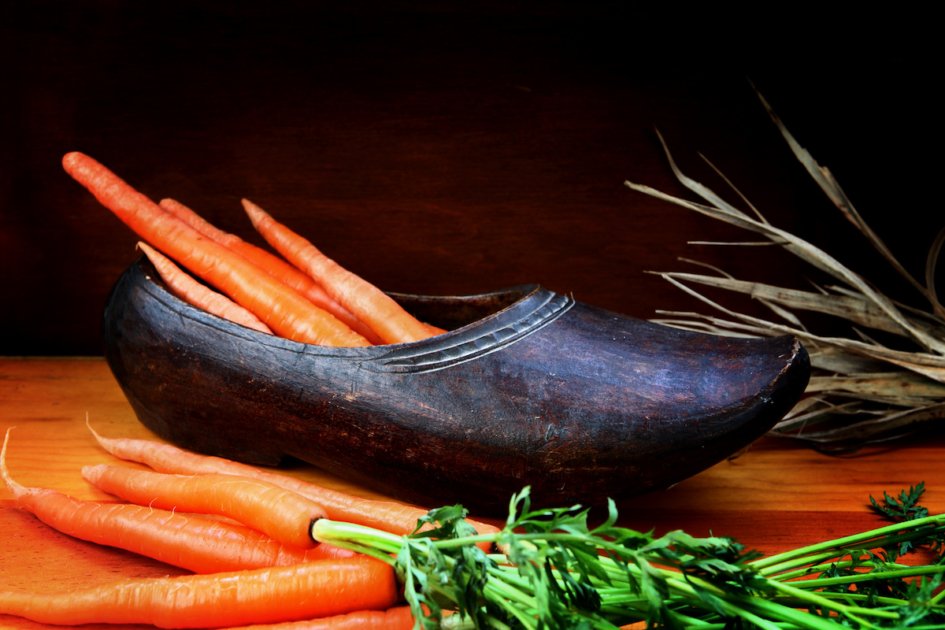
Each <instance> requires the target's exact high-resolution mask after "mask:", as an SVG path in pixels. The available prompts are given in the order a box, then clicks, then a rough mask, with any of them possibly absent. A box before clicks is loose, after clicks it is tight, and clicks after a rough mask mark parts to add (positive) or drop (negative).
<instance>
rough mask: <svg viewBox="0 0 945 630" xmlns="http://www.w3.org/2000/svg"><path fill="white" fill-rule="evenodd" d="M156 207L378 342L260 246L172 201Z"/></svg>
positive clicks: (307, 280)
mask: <svg viewBox="0 0 945 630" xmlns="http://www.w3.org/2000/svg"><path fill="white" fill-rule="evenodd" d="M159 205H160V206H161V207H162V208H163V209H164V210H166V211H167V212H170V213H171V214H172V215H174V216H175V217H177V218H179V219H180V220H181V221H183V222H184V223H186V224H188V225H190V226H191V227H192V228H194V229H195V230H197V231H198V232H199V233H201V234H203V235H204V236H206V237H207V238H209V239H211V240H213V241H216V242H217V243H219V244H220V245H223V246H224V247H227V248H229V249H230V250H232V251H234V252H236V253H237V254H239V255H240V256H242V257H243V258H245V259H246V260H248V261H250V262H251V263H253V264H255V265H256V266H258V267H259V268H260V269H262V270H263V271H265V272H266V273H268V274H269V275H271V276H272V277H274V278H277V279H278V280H280V281H282V282H284V283H285V284H287V285H288V286H290V287H292V288H293V289H295V290H296V291H298V292H299V293H301V294H302V295H303V296H304V297H306V298H308V300H309V301H310V302H312V304H314V305H315V306H317V307H319V308H321V309H324V310H326V311H328V312H329V313H331V314H332V315H334V316H335V317H336V318H338V320H339V321H341V322H343V323H344V324H345V325H347V326H348V327H349V328H351V330H353V331H355V332H356V333H358V334H359V335H361V336H362V337H364V338H366V339H367V340H368V341H370V342H371V343H380V342H381V340H380V337H378V336H377V335H376V334H375V333H374V331H373V330H371V328H370V327H369V326H367V325H366V324H365V323H364V322H362V321H361V320H359V319H358V318H357V317H355V316H354V315H352V314H351V312H350V311H348V309H346V308H345V307H343V306H342V305H341V304H339V303H338V302H336V301H335V300H333V299H332V298H331V297H330V296H329V295H328V293H326V292H325V289H323V288H322V287H321V285H320V284H318V283H317V282H315V280H313V279H312V278H311V277H310V276H308V275H307V274H305V273H303V272H302V271H300V270H299V269H297V268H295V267H293V266H292V265H290V264H289V263H288V262H286V261H285V260H283V259H282V258H279V257H278V256H276V255H275V254H273V253H271V252H268V251H266V250H265V249H263V248H261V247H257V246H256V245H253V244H252V243H249V242H247V241H244V240H243V239H241V238H240V237H239V236H237V235H236V234H233V233H231V232H226V231H224V230H221V229H220V228H218V227H216V226H215V225H213V224H212V223H210V222H209V221H207V220H206V219H204V218H203V217H202V216H200V215H199V214H198V213H197V212H195V211H194V210H193V209H191V208H190V207H188V206H186V205H184V204H182V203H181V202H179V201H177V200H175V199H162V200H161V201H160V202H159Z"/></svg>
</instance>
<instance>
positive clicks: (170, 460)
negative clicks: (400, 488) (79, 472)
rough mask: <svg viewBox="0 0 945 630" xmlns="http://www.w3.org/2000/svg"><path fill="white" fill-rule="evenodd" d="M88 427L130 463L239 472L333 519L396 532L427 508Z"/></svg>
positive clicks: (486, 529)
mask: <svg viewBox="0 0 945 630" xmlns="http://www.w3.org/2000/svg"><path fill="white" fill-rule="evenodd" d="M89 430H90V431H92V434H93V435H94V436H95V439H96V440H97V441H98V443H99V445H100V446H101V447H102V448H104V449H105V450H106V451H108V452H109V453H111V454H112V455H114V456H115V457H118V458H119V459H123V460H126V461H131V462H136V463H139V464H144V465H146V466H148V467H150V468H152V469H154V470H158V471H162V472H167V473H176V474H204V473H216V474H224V475H238V476H242V477H249V478H254V479H260V480H263V481H267V482H269V483H271V484H273V485H278V486H281V487H283V488H286V489H287V490H292V491H293V492H297V493H299V494H301V495H303V496H306V497H308V498H310V499H312V500H313V501H316V502H317V503H318V504H319V505H321V506H322V507H323V508H324V510H325V514H326V515H327V516H328V518H330V519H333V520H339V521H349V522H352V523H357V524H359V525H366V526H369V527H374V528H377V529H381V530H384V531H387V532H391V533H394V534H400V535H404V534H409V533H410V532H412V531H414V530H415V529H416V527H417V519H419V518H420V517H422V516H424V515H425V514H426V510H423V509H421V508H418V507H415V506H412V505H407V504H404V503H400V502H397V501H380V500H376V499H365V498H362V497H356V496H352V495H350V494H347V493H344V492H339V491H337V490H332V489H330V488H325V487H323V486H319V485H317V484H314V483H310V482H307V481H303V480H301V479H297V478H295V477H291V476H289V475H282V474H279V473H277V472H273V471H269V470H263V469H260V468H256V467H254V466H249V465H247V464H242V463H239V462H235V461H232V460H229V459H225V458H222V457H214V456H212V455H200V454H197V453H192V452H190V451H186V450H184V449H180V448H177V447H176V446H172V445H170V444H165V443H163V442H157V441H153V440H143V439H132V438H109V437H105V436H102V435H99V434H98V433H96V432H95V431H94V430H93V429H92V428H91V427H89ZM470 523H471V524H472V525H473V526H474V527H475V528H476V531H478V532H479V533H481V534H485V533H491V532H495V531H498V529H497V528H496V527H495V526H493V525H490V524H488V523H482V522H478V521H475V520H471V521H470Z"/></svg>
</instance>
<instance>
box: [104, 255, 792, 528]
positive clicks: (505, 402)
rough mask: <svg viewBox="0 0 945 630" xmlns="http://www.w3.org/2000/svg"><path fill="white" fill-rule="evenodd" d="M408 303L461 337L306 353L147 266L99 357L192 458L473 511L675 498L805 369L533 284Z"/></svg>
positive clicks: (751, 436) (116, 297)
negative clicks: (529, 502) (195, 302)
mask: <svg viewBox="0 0 945 630" xmlns="http://www.w3.org/2000/svg"><path fill="white" fill-rule="evenodd" d="M395 298H396V299H397V300H398V301H400V302H401V303H402V304H403V305H404V306H405V308H406V309H407V310H408V311H411V312H413V313H414V315H416V316H417V317H419V318H421V319H423V320H425V321H428V322H430V323H432V324H436V325H438V326H441V327H444V328H447V329H448V330H449V331H450V332H448V333H446V334H443V335H439V336H437V337H433V338H430V339H427V340H424V341H421V342H416V343H409V344H398V345H388V346H373V347H368V348H327V347H320V346H313V345H306V344H301V343H297V342H294V341H289V340H286V339H282V338H278V337H274V336H271V335H266V334H263V333H259V332H256V331H253V330H249V329H247V328H243V327H241V326H238V325H236V324H232V323H229V322H226V321H223V320H221V319H219V318H217V317H214V316H212V315H208V314H206V313H204V312H203V311H200V310H198V309H196V308H193V307H191V306H189V305H187V304H185V303H183V302H181V301H180V300H178V299H177V298H176V297H174V296H172V295H171V294H170V293H168V292H167V291H166V290H165V289H164V288H163V286H162V285H161V283H160V280H158V279H156V274H155V273H154V272H153V269H152V268H151V267H150V265H149V264H148V263H147V262H146V261H140V262H138V263H136V264H134V265H132V266H131V267H130V268H129V269H128V270H127V271H126V272H125V273H124V274H123V275H122V277H121V278H120V280H119V281H118V283H117V285H116V286H115V288H114V290H113V292H112V294H111V296H110V299H109V302H108V305H107V307H106V310H105V317H104V339H105V354H106V358H107V360H108V363H109V365H110V366H111V369H112V371H113V373H114V374H115V376H116V378H117V380H118V382H119V383H120V385H121V387H122V388H123V390H124V392H125V393H126V395H127V397H128V399H129V401H130V402H131V405H132V406H133V407H134V410H135V412H136V414H137V415H138V418H139V419H140V420H141V422H143V423H144V424H145V425H146V426H148V427H149V428H151V429H152V430H153V431H155V432H156V433H157V434H158V435H160V436H162V437H163V438H165V439H167V440H170V441H171V442H174V443H176V444H178V445H180V446H183V447H185V448H189V449H193V450H197V451H201V452H206V453H212V454H217V455H222V456H226V457H230V458H234V459H238V460H242V461H246V462H250V463H255V464H265V465H278V464H280V463H283V462H285V461H286V460H287V459H289V458H297V459H300V460H303V461H306V462H310V463H312V464H314V465H316V466H319V467H321V468H323V469H326V470H328V471H330V472H332V473H335V474H337V475H340V476H342V477H344V478H347V479H350V480H352V481H355V482H358V483H360V484H363V485H364V486H366V487H370V488H374V489H377V490H379V491H383V492H385V493H388V494H390V495H393V496H396V497H400V498H402V499H406V500H413V501H419V502H421V503H424V504H426V505H430V506H431V507H432V506H433V505H438V504H441V503H452V502H460V503H463V504H464V505H466V506H467V507H470V508H472V509H475V510H477V511H479V512H493V511H495V512H501V511H503V510H505V509H506V507H507V504H508V500H509V498H510V496H511V494H512V493H513V492H516V491H518V490H520V489H521V488H522V487H523V486H525V485H526V484H527V485H530V486H531V487H532V492H533V497H534V500H535V501H538V502H544V503H548V504H550V503H554V504H565V503H572V502H580V503H582V504H585V505H593V504H597V503H600V502H602V501H604V500H605V499H606V498H607V497H612V498H614V499H620V498H622V497H627V496H630V495H634V494H638V493H641V492H644V491H648V490H652V489H657V488H665V487H667V486H669V485H671V484H673V483H675V482H678V481H680V480H682V479H685V478H687V477H689V476H691V475H694V474H696V473H698V472H699V471H701V470H704V469H705V468H707V467H709V466H711V465H713V464H715V463H717V462H719V461H721V460H723V459H725V458H726V457H728V456H730V455H732V454H733V453H735V452H737V451H739V450H740V449H742V448H743V447H745V446H746V445H747V444H749V443H750V442H752V441H753V440H755V439H756V438H758V437H759V436H761V435H762V434H764V433H765V432H766V431H768V430H769V429H770V428H771V427H772V426H773V425H774V423H775V422H777V421H778V420H779V419H780V418H781V417H782V416H783V415H784V414H785V413H786V412H787V411H788V410H789V409H790V408H791V407H792V406H793V405H794V404H795V402H796V401H797V400H798V398H799V397H800V396H801V394H802V393H803V391H804V388H805V386H806V384H807V380H808V376H809V361H808V357H807V353H806V352H805V350H804V348H803V347H802V346H801V344H800V343H799V342H798V341H797V340H796V339H794V338H792V337H780V338H766V339H740V338H727V337H718V336H712V335H708V334H700V333H692V332H686V331H681V330H678V329H674V328H669V327H665V326H661V325H657V324H654V323H651V322H646V321H643V320H639V319H634V318H630V317H625V316H622V315H618V314H615V313H612V312H608V311H604V310H601V309H597V308H594V307H591V306H588V305H585V304H582V303H580V302H577V301H575V300H574V299H572V298H571V297H569V296H566V295H561V294H558V293H554V292H552V291H549V290H546V289H543V288H541V287H538V286H522V287H516V288H512V289H508V290H504V291H497V292H494V293H488V294H484V295H473V296H461V297H428V296H411V295H396V296H395Z"/></svg>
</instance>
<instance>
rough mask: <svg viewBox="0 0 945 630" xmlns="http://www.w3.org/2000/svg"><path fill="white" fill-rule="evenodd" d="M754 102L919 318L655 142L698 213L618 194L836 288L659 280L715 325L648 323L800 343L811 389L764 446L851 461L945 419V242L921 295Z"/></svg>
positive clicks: (827, 178)
mask: <svg viewBox="0 0 945 630" xmlns="http://www.w3.org/2000/svg"><path fill="white" fill-rule="evenodd" d="M759 97H760V95H759ZM761 101H762V104H763V105H764V107H765V109H766V110H767V111H768V113H769V115H770V116H771V119H772V120H773V121H774V123H775V125H776V126H777V128H778V129H779V130H780V132H781V134H782V136H783V137H784V139H785V140H786V142H787V144H788V146H789V147H790V148H791V150H792V152H793V153H794V155H795V157H797V159H798V160H799V161H800V162H801V164H802V165H803V166H804V168H806V169H807V171H808V173H809V174H810V175H811V176H812V177H813V178H814V180H815V181H816V182H817V184H818V185H819V186H820V188H821V189H822V190H823V192H824V193H826V195H827V196H828V198H829V199H830V200H831V201H832V202H833V204H834V205H835V206H836V207H837V208H838V209H839V210H840V212H841V213H842V214H843V216H844V217H846V218H847V219H848V220H849V221H850V222H851V223H852V224H853V225H854V226H856V227H857V229H858V230H859V231H860V232H861V233H862V234H863V236H864V237H865V238H866V239H867V241H868V242H869V243H870V244H871V245H872V246H873V247H874V248H875V249H876V250H877V251H878V252H879V253H880V254H881V255H882V256H883V258H884V259H885V260H886V261H887V262H888V263H889V264H890V265H891V266H892V268H893V269H895V271H896V272H897V274H898V275H899V277H901V278H902V280H903V281H904V282H905V283H907V284H908V286H910V287H912V288H913V289H915V290H916V292H917V293H918V296H919V297H920V298H921V300H922V302H923V304H924V305H925V306H924V307H923V308H915V307H907V306H905V305H903V304H900V303H897V302H896V301H894V300H892V299H890V298H888V297H887V296H886V295H884V294H883V293H882V292H880V291H879V290H878V289H876V288H875V287H874V286H873V284H872V283H870V282H869V281H867V280H866V279H865V278H864V277H862V276H861V275H859V274H857V273H856V272H854V271H853V270H851V269H849V268H848V267H846V266H845V265H843V264H842V263H841V262H840V261H839V260H837V259H836V258H835V257H834V256H832V255H830V254H829V253H828V252H827V251H825V250H824V249H821V248H819V247H817V246H815V245H813V244H811V243H809V242H808V241H805V240H803V239H801V238H799V237H797V236H795V235H793V234H791V233H790V232H788V231H786V230H783V229H780V228H778V227H776V226H774V225H772V224H771V223H769V222H768V221H767V220H766V219H765V218H764V216H763V215H762V214H761V213H760V212H759V211H758V209H757V208H755V207H754V206H752V205H751V203H750V202H748V200H747V199H745V197H744V196H743V195H741V193H739V192H738V190H737V189H736V188H735V187H734V186H732V185H731V182H729V181H728V180H727V179H725V178H724V176H722V177H723V180H724V181H725V182H726V184H727V185H729V186H731V188H732V189H733V190H734V192H735V194H737V196H738V197H739V199H740V200H741V202H742V203H744V204H745V205H746V206H747V207H748V211H744V210H740V209H739V208H737V207H736V206H735V205H733V204H731V203H729V202H727V201H725V200H724V199H723V198H722V197H721V196H719V195H718V194H716V193H715V192H713V191H712V190H710V189H709V188H708V187H706V186H704V185H703V184H700V183H699V182H697V181H695V180H693V179H691V178H689V177H687V176H686V175H685V174H683V173H682V172H681V171H680V169H679V167H678V166H677V165H676V163H675V161H674V160H673V158H672V155H671V154H670V152H669V149H668V147H667V146H666V143H665V141H664V140H663V138H662V137H660V142H661V143H662V144H663V149H664V151H665V152H666V155H667V158H668V160H669V164H670V167H671V168H672V170H673V173H674V174H675V176H676V178H677V179H678V180H679V181H680V183H682V185H683V186H685V187H686V188H687V189H689V190H690V191H691V192H693V193H695V194H696V195H697V196H698V197H699V198H701V201H699V202H697V201H690V200H687V199H682V198H680V197H676V196H673V195H669V194H666V193H663V192H660V191H658V190H655V189H653V188H651V187H649V186H644V185H640V184H635V183H632V182H629V181H628V182H625V184H626V186H627V187H629V188H631V189H633V190H635V191H639V192H642V193H645V194H647V195H650V196H652V197H656V198H658V199H662V200H665V201H667V202H670V203H673V204H676V205H678V206H682V207H683V208H688V209H690V210H693V211H695V212H698V213H701V214H703V215H706V216H709V217H712V218H713V219H718V220H720V221H724V222H726V223H729V224H732V225H735V226H737V227H740V228H743V229H745V230H749V231H751V232H754V233H756V234H760V235H761V236H763V237H764V238H765V239H767V240H766V241H764V243H765V244H768V245H770V244H774V245H777V246H780V247H781V248H783V249H784V250H785V251H787V252H790V253H791V254H793V255H794V256H797V257H798V258H800V259H801V260H803V261H804V262H805V263H807V264H809V265H811V266H813V267H814V268H816V269H818V270H820V271H821V272H823V273H824V274H826V276H828V277H829V278H831V280H830V282H836V284H829V285H823V286H819V285H815V286H814V290H809V289H796V288H785V287H778V286H773V285H770V284H765V283H763V282H751V281H746V280H739V279H736V278H733V277H732V276H730V275H728V274H726V273H724V272H722V271H721V270H718V269H715V270H714V273H712V274H701V273H681V272H661V273H659V275H660V276H662V277H663V278H665V279H666V280H667V281H668V282H670V283H672V284H673V285H675V286H677V287H679V288H680V289H681V290H683V291H685V292H686V293H688V294H690V295H692V296H694V297H695V298H697V299H698V300H700V301H701V302H703V303H704V304H706V305H708V306H710V307H712V308H713V309H714V310H715V311H717V314H716V315H715V316H710V315H706V314H702V313H690V312H686V313H683V312H668V311H660V312H659V314H660V315H661V316H662V318H661V319H656V320H654V321H658V322H660V323H663V324H666V325H670V326H676V327H680V328H686V329H690V330H699V331H703V332H709V333H713V334H721V335H739V336H774V335H783V334H790V335H795V336H797V337H798V338H800V339H801V340H802V341H803V342H804V344H805V346H806V348H807V350H808V352H809V354H810V357H811V365H812V376H811V380H810V384H809V386H808V387H807V390H806V392H805V396H804V398H803V399H802V400H801V401H800V402H799V403H798V404H797V406H795V408H794V409H793V410H792V411H791V412H790V413H789V414H788V415H787V416H786V417H785V418H784V419H783V421H782V422H780V423H779V424H778V425H777V426H776V427H775V428H774V429H773V430H772V435H776V436H783V437H791V438H796V439H799V440H803V441H806V442H809V443H812V444H815V445H817V446H818V447H820V448H824V449H848V448H856V447H858V446H861V445H863V444H865V443H869V442H876V441H881V440H889V439H893V438H896V437H900V436H902V435H904V434H908V433H911V432H912V431H914V430H916V429H917V428H919V427H921V426H923V425H927V423H930V422H932V421H935V420H941V419H943V418H945V308H943V306H942V303H941V302H940V301H939V299H938V296H937V295H936V292H935V269H936V267H937V264H938V258H939V254H940V252H941V249H942V247H943V243H945V230H943V231H942V232H940V233H939V235H938V237H937V238H936V239H935V240H934V242H933V244H932V246H931V248H930V251H929V254H928V257H927V263H926V268H925V278H924V283H922V282H919V281H918V280H916V279H915V278H914V277H913V276H912V275H910V274H909V272H908V271H907V270H906V269H905V268H904V267H903V265H901V264H900V263H899V261H898V260H896V258H895V256H894V255H893V253H892V252H891V251H890V250H889V248H888V247H887V246H886V245H885V243H883V241H882V239H880V237H879V236H878V235H877V234H876V233H875V232H873V230H872V229H870V227H869V226H868V225H867V224H866V222H865V221H864V220H863V218H862V217H861V216H860V214H859V213H858V212H857V211H856V209H855V208H854V207H853V204H852V203H851V202H850V200H849V198H848V197H847V196H846V194H845V193H844V192H843V190H842V189H841V187H840V185H839V184H838V183H837V181H836V180H835V179H834V177H833V175H832V174H831V173H830V171H829V170H828V169H827V168H825V167H822V166H820V165H819V164H817V162H815V161H814V159H813V158H812V157H811V155H810V154H809V153H808V152H807V150H806V149H804V148H803V147H802V146H801V145H800V144H798V142H797V141H796V140H795V139H794V137H793V136H792V135H791V134H790V133H789V132H788V130H787V128H786V127H785V126H784V124H783V123H782V121H781V120H780V119H779V118H778V117H777V116H776V115H775V113H774V112H773V111H772V109H771V107H770V106H769V105H768V103H767V101H765V99H764V98H763V97H762V98H761ZM719 175H720V176H721V173H719ZM742 244H743V245H754V244H757V243H742ZM694 287H709V288H713V289H722V290H725V291H731V292H734V293H739V294H744V295H748V296H751V297H752V298H754V299H756V300H758V301H759V302H760V303H761V304H764V305H765V306H766V307H767V308H768V309H770V311H771V313H772V315H773V316H772V317H771V318H767V319H766V318H761V317H756V316H751V315H748V314H745V313H740V312H737V311H736V310H733V309H731V308H727V307H726V306H724V305H723V304H721V303H719V302H717V301H715V300H712V299H710V298H709V297H708V296H707V295H706V294H705V293H703V292H701V291H700V290H699V289H697V288H694ZM805 312H807V313H820V314H822V315H826V316H827V317H828V318H833V319H834V320H835V321H836V320H840V321H845V322H846V323H848V324H849V325H850V333H849V335H847V336H835V335H832V336H824V335H820V334H817V333H815V332H813V331H811V330H810V329H809V328H808V327H807V326H805V325H804V323H803V319H802V316H801V314H802V313H805ZM863 329H871V330H874V331H880V332H881V333H883V334H884V335H885V337H886V338H888V340H889V341H888V342H886V343H882V342H880V341H878V340H876V339H874V338H872V337H871V336H869V335H867V334H866V333H865V332H863ZM874 335H875V333H874ZM893 341H894V342H895V343H890V342H893Z"/></svg>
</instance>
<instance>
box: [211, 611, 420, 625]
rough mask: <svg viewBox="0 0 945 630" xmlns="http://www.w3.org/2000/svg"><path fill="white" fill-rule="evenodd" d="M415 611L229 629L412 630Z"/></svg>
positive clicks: (360, 613)
mask: <svg viewBox="0 0 945 630" xmlns="http://www.w3.org/2000/svg"><path fill="white" fill-rule="evenodd" d="M413 627H414V618H413V613H412V612H411V611H410V608H409V607H408V606H397V607H395V608H389V609H387V610H360V611H358V612H353V613H348V614H346V615H335V616H332V617H323V618H321V619H311V620H308V621H289V622H286V623H273V624H257V625H252V626H242V627H240V628H229V629H228V630H412V628H413Z"/></svg>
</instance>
